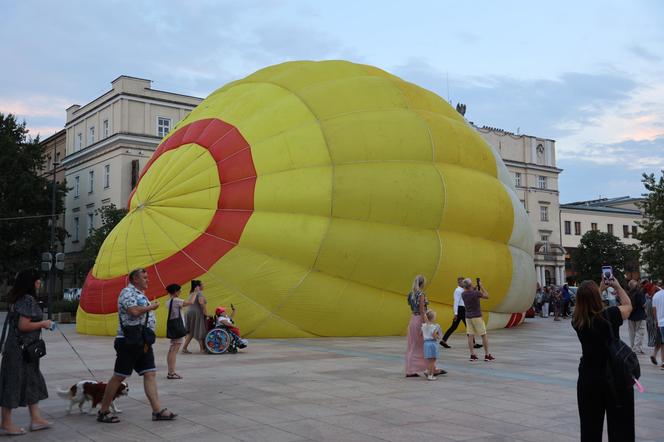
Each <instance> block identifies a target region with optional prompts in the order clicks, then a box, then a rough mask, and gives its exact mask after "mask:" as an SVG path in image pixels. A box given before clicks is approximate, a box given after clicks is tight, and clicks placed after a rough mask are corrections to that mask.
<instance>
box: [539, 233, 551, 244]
mask: <svg viewBox="0 0 664 442" xmlns="http://www.w3.org/2000/svg"><path fill="white" fill-rule="evenodd" d="M540 239H541V240H542V242H549V235H548V234H547V233H543V234H542V235H540Z"/></svg>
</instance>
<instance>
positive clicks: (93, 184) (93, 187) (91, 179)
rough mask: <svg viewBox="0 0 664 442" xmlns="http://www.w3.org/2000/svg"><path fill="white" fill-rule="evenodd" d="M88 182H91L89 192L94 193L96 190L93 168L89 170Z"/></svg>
mask: <svg viewBox="0 0 664 442" xmlns="http://www.w3.org/2000/svg"><path fill="white" fill-rule="evenodd" d="M88 182H89V184H90V186H89V188H88V193H92V192H94V191H95V171H94V170H91V171H90V172H88Z"/></svg>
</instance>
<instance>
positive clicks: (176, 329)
mask: <svg viewBox="0 0 664 442" xmlns="http://www.w3.org/2000/svg"><path fill="white" fill-rule="evenodd" d="M172 309H173V300H172V299H171V302H170V304H169V305H168V320H167V321H166V337H167V338H168V339H180V338H182V337H183V336H185V335H186V334H187V328H186V327H185V326H184V322H183V321H182V310H180V316H178V317H177V318H174V319H171V310H172Z"/></svg>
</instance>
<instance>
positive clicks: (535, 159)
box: [471, 123, 565, 285]
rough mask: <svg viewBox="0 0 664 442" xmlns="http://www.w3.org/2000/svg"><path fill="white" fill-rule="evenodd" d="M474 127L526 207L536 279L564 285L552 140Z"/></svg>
mask: <svg viewBox="0 0 664 442" xmlns="http://www.w3.org/2000/svg"><path fill="white" fill-rule="evenodd" d="M471 124H472V123H471ZM473 126H474V125H473ZM474 127H475V129H476V130H477V131H478V132H479V134H480V135H481V136H482V138H484V140H485V141H486V142H488V143H489V144H490V145H491V146H493V148H494V149H496V151H497V152H498V153H499V154H500V156H501V158H502V159H503V161H504V162H505V165H506V166H507V169H508V170H509V172H510V174H511V175H512V178H513V179H514V185H515V187H516V193H517V195H518V197H519V200H520V201H521V204H523V205H524V207H525V208H526V212H527V213H528V217H529V218H530V222H531V225H532V227H533V231H534V234H535V251H534V252H535V271H536V274H537V282H538V283H539V284H540V285H547V284H564V281H565V250H564V248H563V246H562V240H561V236H560V216H559V213H560V195H559V192H558V176H559V175H560V173H561V172H562V169H559V168H558V167H556V142H555V141H554V140H550V139H547V138H540V137H534V136H530V135H518V134H514V133H511V132H507V131H504V130H501V129H496V128H492V127H487V126H482V127H478V126H474Z"/></svg>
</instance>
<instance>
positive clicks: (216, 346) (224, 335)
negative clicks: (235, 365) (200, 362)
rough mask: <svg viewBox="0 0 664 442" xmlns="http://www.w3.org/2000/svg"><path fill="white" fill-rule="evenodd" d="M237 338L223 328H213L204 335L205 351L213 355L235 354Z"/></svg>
mask: <svg viewBox="0 0 664 442" xmlns="http://www.w3.org/2000/svg"><path fill="white" fill-rule="evenodd" d="M236 338H237V337H235V336H234V335H233V333H231V332H230V331H228V330H227V329H226V328H224V327H215V328H213V329H212V330H210V331H209V332H208V333H207V335H205V350H206V351H207V352H208V353H210V354H213V355H220V354H223V353H237V349H238V344H237V339H236Z"/></svg>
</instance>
